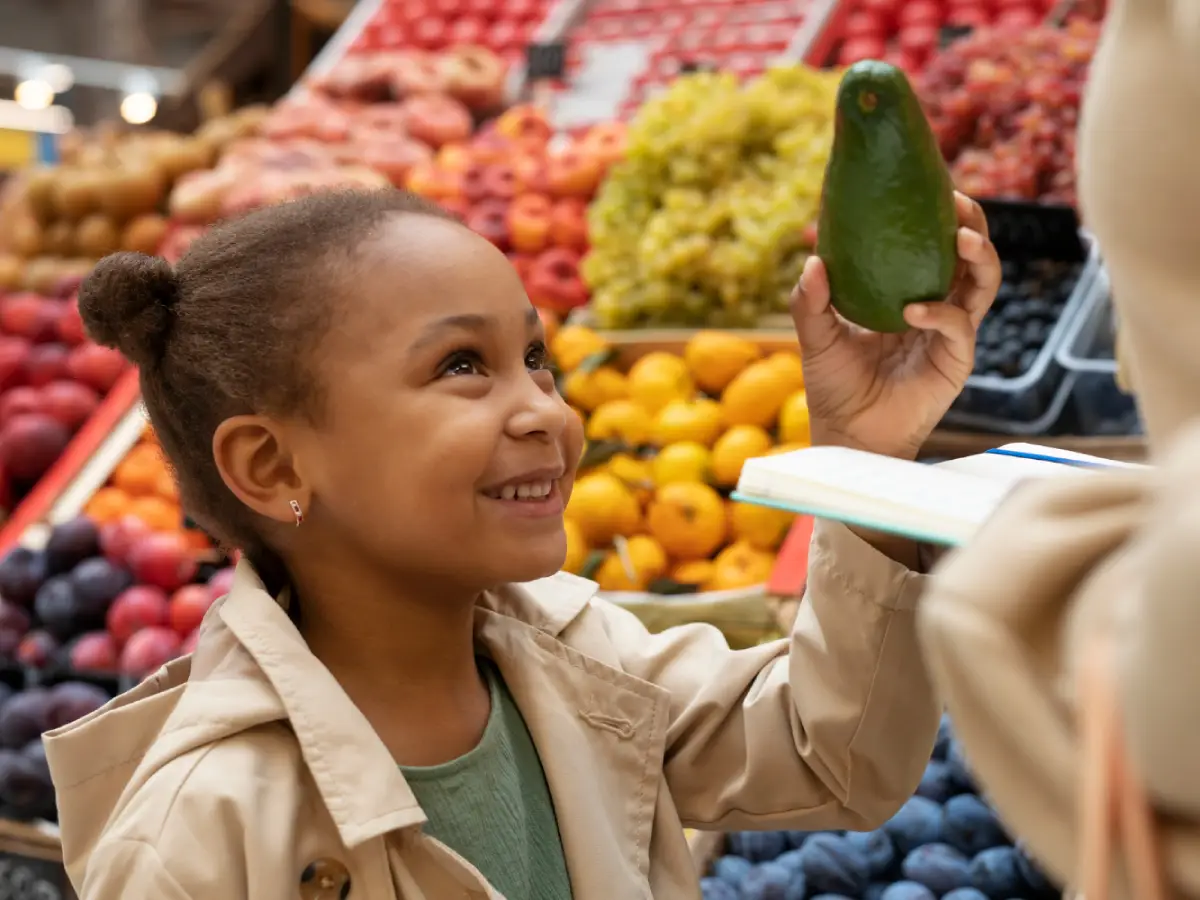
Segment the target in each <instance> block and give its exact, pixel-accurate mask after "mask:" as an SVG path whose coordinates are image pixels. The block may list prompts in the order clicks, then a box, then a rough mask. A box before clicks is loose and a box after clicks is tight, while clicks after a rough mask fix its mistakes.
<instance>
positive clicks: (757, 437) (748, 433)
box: [712, 425, 774, 487]
mask: <svg viewBox="0 0 1200 900" xmlns="http://www.w3.org/2000/svg"><path fill="white" fill-rule="evenodd" d="M773 443H774V442H773V441H772V440H771V436H770V435H769V434H767V432H766V431H765V430H764V429H762V428H759V427H758V426H757V425H734V426H733V427H732V428H730V429H729V430H728V431H726V432H725V433H724V434H723V435H721V436H720V437H719V438H717V443H716V444H715V445H713V450H712V474H713V481H714V482H716V483H717V484H719V485H721V486H722V487H733V486H734V485H735V484H737V480H738V477H739V476H740V475H741V474H742V466H743V465H744V464H745V462H746V460H748V459H752V458H753V457H755V456H766V455H767V452H768V451H769V450H770V449H771V447H772V445H773Z"/></svg>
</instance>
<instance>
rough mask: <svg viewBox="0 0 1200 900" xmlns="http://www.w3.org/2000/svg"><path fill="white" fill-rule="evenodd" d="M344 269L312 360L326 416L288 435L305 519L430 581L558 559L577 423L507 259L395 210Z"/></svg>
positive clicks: (503, 574)
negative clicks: (304, 496)
mask: <svg viewBox="0 0 1200 900" xmlns="http://www.w3.org/2000/svg"><path fill="white" fill-rule="evenodd" d="M354 271H356V272H357V273H358V274H357V278H356V280H350V288H349V289H348V292H347V298H346V300H344V301H343V302H342V303H341V304H339V305H341V306H342V307H343V309H340V310H339V309H337V308H336V307H335V310H334V313H335V315H334V318H333V323H334V324H333V326H332V328H331V329H330V335H329V337H328V338H327V339H326V340H325V343H324V347H323V352H322V355H321V358H320V360H319V365H320V366H321V374H322V379H323V382H324V384H325V385H326V392H325V396H324V398H323V400H324V404H323V405H324V409H325V416H324V419H323V421H322V422H321V425H320V427H319V428H315V429H310V430H308V432H307V434H305V435H304V436H303V437H302V439H301V440H300V442H299V444H298V445H297V449H298V454H297V461H298V462H299V463H301V465H302V467H303V474H304V478H305V481H306V482H307V483H308V484H309V485H310V486H311V495H312V498H313V499H312V508H313V519H314V520H316V519H322V518H326V519H327V520H328V521H327V523H323V524H328V525H330V526H331V527H332V529H333V531H334V533H336V534H341V535H344V536H345V537H346V538H348V540H347V544H348V545H352V546H354V547H356V548H361V549H362V550H364V551H365V552H366V553H368V554H369V555H370V556H371V557H373V558H374V560H375V561H376V562H378V563H380V564H382V565H385V566H389V567H396V568H397V569H399V570H402V571H405V572H408V573H411V574H412V575H415V576H417V577H428V578H430V579H432V580H434V581H435V582H436V581H437V580H439V579H447V578H450V579H454V580H456V581H458V582H459V583H461V584H464V585H468V586H472V587H486V586H490V585H493V584H499V583H505V582H520V581H530V580H533V579H535V578H540V577H544V576H546V575H550V574H552V573H554V572H555V571H557V570H558V569H559V567H560V566H561V565H562V563H563V560H564V558H565V554H566V537H565V534H564V532H563V520H562V513H563V508H564V506H565V505H566V502H567V498H568V497H569V496H570V493H571V487H572V484H573V483H574V477H575V469H576V465H577V463H578V461H579V458H580V454H581V452H582V445H583V429H582V424H581V423H580V421H579V418H578V416H576V415H575V414H574V413H573V412H572V411H571V410H570V409H569V407H568V406H567V405H566V403H565V402H564V401H563V400H562V398H561V397H559V395H558V393H557V391H556V390H555V386H554V381H553V377H552V375H551V372H550V369H549V356H548V351H547V349H546V345H545V339H544V335H543V333H542V328H541V324H540V322H539V320H538V317H537V314H536V312H535V310H534V308H533V306H532V305H531V304H530V302H529V298H528V297H527V296H526V294H525V290H524V287H523V286H522V284H521V282H520V280H519V278H518V277H517V274H516V272H515V271H514V270H513V268H512V266H511V265H509V263H508V261H507V260H506V259H505V258H504V256H503V255H502V254H501V253H500V252H499V251H498V250H496V249H495V248H494V247H493V246H492V245H491V244H489V243H488V242H487V241H485V240H484V239H483V238H481V237H479V236H477V235H475V234H473V233H472V232H470V231H468V230H467V229H466V228H463V227H462V226H460V225H458V224H456V223H453V222H447V221H442V220H438V219H432V218H429V217H423V216H416V215H400V216H395V217H393V218H392V219H390V220H389V221H387V222H386V223H385V224H384V225H383V226H382V227H381V229H380V232H379V234H378V235H377V236H376V237H375V238H374V239H373V240H371V241H369V242H368V244H367V245H366V246H365V247H364V248H363V251H362V253H361V254H360V257H359V259H358V261H357V263H356V265H355V267H354ZM349 277H350V279H355V276H353V275H351V276H349ZM333 302H335V303H337V300H336V298H335V299H334V301H333ZM339 317H340V318H339ZM307 521H309V520H308V519H306V523H307ZM325 530H326V529H325V528H324V527H323V528H322V531H325Z"/></svg>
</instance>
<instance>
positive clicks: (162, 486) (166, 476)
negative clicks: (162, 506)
mask: <svg viewBox="0 0 1200 900" xmlns="http://www.w3.org/2000/svg"><path fill="white" fill-rule="evenodd" d="M154 492H155V493H156V494H158V496H160V497H162V498H163V499H164V500H170V501H171V502H172V503H178V502H179V485H177V484H176V483H175V479H174V477H173V476H172V475H171V473H170V472H168V471H166V470H165V469H164V470H163V471H162V473H161V474H160V475H159V476H158V482H157V483H156V484H155V491H154Z"/></svg>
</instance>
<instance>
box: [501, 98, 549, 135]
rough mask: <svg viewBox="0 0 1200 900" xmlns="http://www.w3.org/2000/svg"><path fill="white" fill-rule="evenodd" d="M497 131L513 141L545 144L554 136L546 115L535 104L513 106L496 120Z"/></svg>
mask: <svg viewBox="0 0 1200 900" xmlns="http://www.w3.org/2000/svg"><path fill="white" fill-rule="evenodd" d="M496 131H497V132H498V133H499V134H502V135H504V136H505V137H510V138H512V139H513V140H521V139H524V140H530V139H533V140H537V141H539V142H541V143H545V142H547V141H549V140H550V138H551V137H552V136H553V135H554V128H553V126H551V124H550V121H549V120H548V119H547V118H546V113H545V112H544V111H543V110H542V109H541V108H540V107H537V106H534V105H533V104H528V103H526V104H521V105H520V106H513V107H511V108H510V109H507V110H505V111H504V112H503V113H501V114H500V117H499V118H497V119H496Z"/></svg>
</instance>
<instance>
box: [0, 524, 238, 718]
mask: <svg viewBox="0 0 1200 900" xmlns="http://www.w3.org/2000/svg"><path fill="white" fill-rule="evenodd" d="M203 573H206V574H207V577H205V576H204V574H203ZM232 575H233V570H232V569H217V570H215V571H214V570H213V567H212V566H207V565H205V566H202V565H201V564H200V563H199V561H198V559H197V554H196V551H195V549H194V548H193V547H191V546H190V545H189V543H188V541H187V540H186V538H184V536H183V535H181V534H180V533H178V532H172V531H154V530H151V529H150V528H148V527H147V526H146V525H145V523H143V522H142V521H141V520H139V519H137V518H134V517H132V516H126V517H124V518H122V519H119V520H117V521H113V522H108V523H106V524H104V525H97V524H96V523H95V522H93V521H92V520H91V519H90V518H88V517H87V516H80V517H78V518H76V519H72V520H70V521H69V522H66V523H64V524H62V525H58V526H56V527H55V528H54V529H53V530H52V532H51V534H50V537H49V539H48V541H47V543H46V546H45V548H44V549H43V550H31V549H28V548H25V547H17V548H14V549H13V550H10V551H9V552H8V554H7V555H6V556H5V557H4V558H3V559H2V560H0V597H3V600H0V661H7V662H10V663H16V664H19V665H22V666H28V667H31V668H34V669H49V670H52V671H56V672H69V673H92V674H109V675H122V676H128V677H130V678H134V679H140V678H142V677H144V676H145V675H147V674H149V673H151V672H153V671H155V670H156V669H158V668H159V667H160V666H161V665H163V664H164V663H166V662H168V661H169V660H171V659H174V658H175V657H176V656H179V655H180V654H181V653H188V652H190V650H191V647H192V646H194V641H195V632H196V629H197V628H198V627H199V625H200V620H201V619H202V618H203V617H204V613H205V611H207V609H208V607H209V606H210V605H212V603H213V602H214V601H215V600H216V599H217V598H218V597H221V596H223V595H224V594H225V593H226V592H227V591H228V589H229V583H230V581H229V580H230V578H232ZM0 731H2V728H0Z"/></svg>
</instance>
